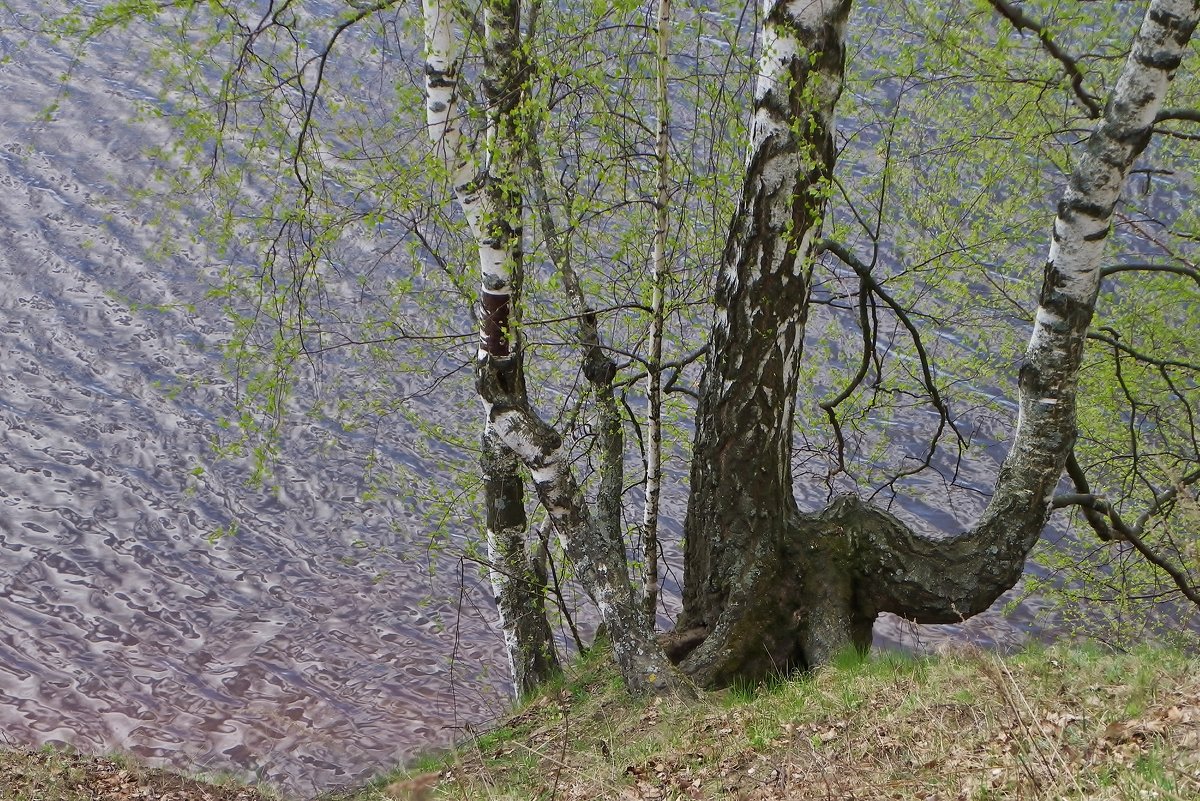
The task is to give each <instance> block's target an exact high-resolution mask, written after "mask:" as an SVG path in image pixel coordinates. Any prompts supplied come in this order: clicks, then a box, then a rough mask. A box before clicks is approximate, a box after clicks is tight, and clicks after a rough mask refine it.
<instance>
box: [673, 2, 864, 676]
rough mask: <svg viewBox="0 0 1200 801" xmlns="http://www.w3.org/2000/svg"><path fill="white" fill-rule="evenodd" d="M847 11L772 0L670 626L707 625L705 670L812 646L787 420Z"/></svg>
mask: <svg viewBox="0 0 1200 801" xmlns="http://www.w3.org/2000/svg"><path fill="white" fill-rule="evenodd" d="M849 10H850V2H849V0H814V2H810V3H788V2H770V1H769V2H767V5H766V10H765V16H764V22H763V44H762V53H761V55H760V57H759V81H758V86H757V91H756V96H755V104H754V118H753V121H752V125H751V132H750V136H751V142H750V150H749V154H748V157H747V165H746V175H745V183H744V188H743V192H742V198H741V201H740V203H739V206H738V210H737V212H736V214H735V216H734V220H733V223H732V228H731V233H730V237H729V240H728V243H727V245H726V249H725V255H724V260H723V267H722V270H721V274H720V275H719V276H718V277H717V285H716V307H717V311H716V315H717V316H716V322H715V324H714V326H713V334H712V345H711V349H710V352H709V360H708V365H707V368H706V371H705V375H704V378H703V381H702V384H701V400H700V407H699V410H698V412H697V419H696V420H697V423H696V429H697V433H696V442H695V448H694V456H693V463H692V479H691V480H692V483H691V499H690V502H689V505H688V513H687V519H686V521H685V528H686V532H687V534H686V545H685V566H684V596H683V602H684V608H683V613H682V616H681V618H680V620H679V622H678V623H677V629H676V630H677V631H679V632H680V633H681V635H682V634H683V633H684V632H685V631H687V630H689V629H695V630H700V631H701V632H706V633H707V634H708V639H707V641H706V642H705V644H704V645H703V646H701V648H700V649H699V650H697V651H695V652H694V653H692V654H691V656H690V657H689V658H688V660H687V661H686V662H684V663H683V665H682V667H683V668H684V669H685V671H686V672H688V673H689V674H691V675H693V677H695V678H697V679H698V680H699V681H700V682H702V683H705V684H714V683H724V682H727V681H730V680H732V679H733V678H734V677H735V676H737V675H745V674H750V675H763V674H765V673H767V672H769V671H771V670H772V669H785V668H786V667H787V666H789V665H792V664H795V663H796V661H797V660H798V659H802V657H803V655H802V654H801V653H799V652H798V646H797V643H798V641H799V640H800V639H801V638H800V630H801V628H803V625H804V624H803V621H800V620H797V619H794V615H793V611H794V609H795V608H796V607H795V605H794V604H792V603H789V602H787V599H789V598H790V597H791V596H793V595H794V594H795V593H796V592H798V591H799V590H800V588H801V584H799V583H798V581H797V580H798V579H799V578H802V577H801V576H800V575H799V571H800V570H801V569H802V563H801V562H798V561H797V560H805V559H807V555H806V553H804V552H803V551H802V550H795V549H793V548H792V546H791V543H793V542H795V541H796V537H795V536H794V530H795V526H796V525H798V523H799V519H800V518H799V515H798V512H797V509H796V504H795V500H794V496H793V493H792V471H791V443H792V423H793V414H794V410H795V397H796V390H797V387H796V382H797V377H798V374H799V365H800V357H801V351H802V347H803V342H804V325H805V319H806V317H807V310H808V292H809V274H810V272H811V267H810V266H811V260H812V254H813V245H814V243H815V242H816V241H817V239H818V238H819V236H818V235H819V232H820V226H821V222H822V218H823V213H824V208H825V198H826V196H827V190H828V186H829V180H830V177H831V176H832V173H833V163H834V148H833V130H834V128H833V111H834V105H835V104H836V102H837V99H838V96H839V95H840V93H841V88H842V72H843V65H844V58H845V54H844V46H843V31H844V28H845V23H846V18H847V15H848V13H849ZM793 551H795V552H793ZM814 569H815V566H814Z"/></svg>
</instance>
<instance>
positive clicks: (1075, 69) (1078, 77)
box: [988, 0, 1101, 119]
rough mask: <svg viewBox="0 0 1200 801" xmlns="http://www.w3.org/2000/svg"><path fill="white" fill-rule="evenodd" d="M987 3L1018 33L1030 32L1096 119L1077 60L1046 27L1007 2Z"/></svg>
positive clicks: (1096, 105) (1096, 101) (1094, 99)
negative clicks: (1059, 66) (1069, 80)
mask: <svg viewBox="0 0 1200 801" xmlns="http://www.w3.org/2000/svg"><path fill="white" fill-rule="evenodd" d="M988 2H989V3H991V4H992V8H994V9H996V11H997V12H998V13H999V14H1000V15H1001V16H1003V17H1004V18H1005V19H1006V20H1008V21H1009V22H1011V23H1012V24H1013V27H1014V28H1016V29H1017V30H1018V31H1023V30H1024V31H1031V32H1032V33H1033V34H1034V35H1035V36H1037V38H1038V41H1039V42H1041V43H1042V49H1043V50H1045V51H1046V52H1047V53H1048V54H1049V55H1050V56H1051V58H1053V59H1055V60H1056V61H1058V63H1059V64H1061V65H1062V68H1063V72H1065V73H1066V74H1067V77H1068V78H1070V79H1071V91H1072V92H1074V93H1075V99H1076V100H1078V101H1079V104H1080V105H1081V106H1083V108H1084V109H1085V110H1086V111H1087V114H1088V116H1089V117H1091V118H1092V119H1096V118H1098V117H1099V116H1100V113H1101V112H1100V103H1099V99H1098V98H1097V97H1096V96H1095V95H1093V94H1092V93H1091V92H1089V91H1087V90H1086V89H1085V88H1084V87H1083V80H1084V76H1083V72H1082V71H1081V70H1080V69H1079V60H1078V59H1076V58H1075V57H1074V56H1071V55H1070V54H1069V53H1067V51H1065V50H1063V49H1062V47H1061V46H1059V44H1058V43H1057V42H1055V41H1054V38H1053V37H1051V36H1050V32H1049V31H1048V30H1046V26H1044V25H1042V24H1041V23H1040V22H1038V21H1037V20H1035V19H1034V18H1033V17H1030V16H1029V15H1028V14H1026V13H1025V12H1024V11H1022V10H1021V9H1020V8H1019V7H1017V6H1015V5H1013V4H1012V3H1010V2H1008V0H988Z"/></svg>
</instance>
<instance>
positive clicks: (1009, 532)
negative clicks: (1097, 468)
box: [855, 0, 1200, 622]
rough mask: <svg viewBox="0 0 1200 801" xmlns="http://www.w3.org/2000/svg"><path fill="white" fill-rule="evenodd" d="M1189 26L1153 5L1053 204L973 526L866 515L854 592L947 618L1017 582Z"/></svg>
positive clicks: (1065, 444)
mask: <svg viewBox="0 0 1200 801" xmlns="http://www.w3.org/2000/svg"><path fill="white" fill-rule="evenodd" d="M1198 19H1200V9H1198V7H1197V4H1196V3H1194V2H1192V0H1153V2H1151V3H1150V6H1149V8H1148V10H1147V12H1146V16H1145V18H1144V20H1143V22H1142V24H1141V27H1140V29H1139V31H1138V33H1137V36H1136V38H1135V40H1134V43H1133V48H1132V50H1131V52H1130V54H1129V56H1128V58H1127V59H1126V62H1125V65H1124V67H1123V69H1122V71H1121V74H1120V77H1119V78H1118V80H1117V83H1116V86H1115V87H1114V88H1113V91H1112V95H1111V97H1110V99H1109V102H1108V105H1107V106H1106V108H1105V111H1104V116H1103V117H1102V118H1101V119H1100V121H1099V122H1098V123H1097V125H1096V128H1095V130H1094V131H1093V132H1092V135H1091V136H1090V138H1089V139H1088V142H1087V144H1086V147H1085V152H1084V155H1083V157H1082V158H1081V159H1080V160H1079V162H1078V166H1076V168H1075V170H1074V172H1073V173H1072V175H1071V179H1070V182H1069V184H1068V186H1067V189H1066V192H1065V193H1064V195H1063V197H1062V199H1061V200H1060V202H1059V204H1058V213H1057V216H1056V217H1055V220H1054V225H1053V229H1052V232H1051V243H1050V249H1049V254H1048V256H1047V261H1046V267H1045V277H1044V281H1043V285H1042V289H1041V293H1040V296H1039V302H1038V309H1037V313H1036V315H1035V318H1034V324H1033V333H1032V336H1031V337H1030V340H1029V346H1028V348H1027V350H1026V352H1025V359H1024V363H1023V365H1022V367H1021V372H1020V381H1019V388H1020V406H1019V415H1018V421H1017V428H1016V432H1015V435H1014V441H1013V444H1012V447H1011V449H1010V451H1009V454H1008V457H1007V458H1006V459H1005V461H1004V464H1003V465H1002V467H1001V470H1000V476H999V478H998V480H997V483H996V489H995V493H994V495H993V496H992V499H991V501H990V502H989V503H988V506H987V508H986V509H985V510H984V513H983V515H982V517H981V519H980V522H979V523H978V525H977V526H976V527H975V528H974V529H972V530H970V531H967V532H964V533H963V534H961V535H959V536H957V537H953V538H950V539H932V538H928V537H923V536H921V535H919V534H918V533H916V532H913V531H911V530H909V529H908V528H907V527H906V526H904V525H903V524H902V523H900V522H899V521H897V520H895V519H894V518H891V517H890V516H888V515H884V514H883V513H881V512H878V511H875V510H872V512H871V513H870V516H871V517H872V518H873V520H872V521H867V520H865V519H864V520H863V521H861V523H860V525H856V526H855V528H856V529H858V528H860V527H861V529H862V530H861V534H862V536H863V538H864V539H863V540H862V546H861V547H862V550H863V553H864V557H865V561H866V563H867V564H866V569H865V571H864V576H863V580H862V583H861V587H862V592H863V593H864V594H865V598H864V600H866V601H867V602H869V603H870V604H871V605H872V606H873V607H874V608H877V609H880V610H884V611H895V612H898V613H899V614H902V615H905V616H908V617H910V618H913V619H916V620H923V621H927V622H953V621H957V620H959V619H961V618H963V617H968V616H970V615H973V614H975V613H977V612H979V611H982V610H983V609H985V608H987V606H989V605H990V604H991V603H992V601H993V600H994V599H995V598H996V597H997V596H998V595H999V594H1000V593H1001V592H1003V591H1004V590H1005V589H1008V588H1009V587H1011V586H1012V585H1013V584H1015V583H1016V581H1017V579H1018V578H1019V577H1020V575H1021V572H1022V569H1023V567H1024V562H1025V557H1026V555H1027V554H1028V552H1029V550H1030V549H1031V548H1032V547H1033V545H1034V543H1035V542H1036V540H1037V538H1038V536H1039V535H1040V533H1041V530H1042V528H1043V527H1044V526H1045V522H1046V520H1047V518H1048V517H1049V514H1050V511H1051V507H1052V499H1053V496H1054V493H1055V491H1056V489H1057V487H1058V484H1059V481H1060V479H1061V477H1062V473H1063V469H1064V466H1065V464H1066V460H1067V457H1068V455H1069V454H1070V452H1071V449H1072V447H1073V445H1074V441H1075V419H1076V415H1075V409H1076V390H1077V386H1078V375H1079V370H1080V366H1081V364H1082V361H1083V352H1084V344H1085V341H1086V336H1087V331H1088V327H1089V325H1090V323H1091V319H1092V313H1093V310H1094V308H1095V304H1096V298H1097V295H1098V293H1099V288H1100V268H1101V266H1102V265H1103V264H1104V248H1105V243H1106V241H1107V237H1108V234H1109V232H1110V229H1111V226H1112V219H1113V211H1114V209H1115V207H1116V205H1117V203H1118V201H1119V200H1120V196H1121V192H1122V191H1123V189H1124V187H1125V185H1126V181H1127V179H1128V177H1129V172H1130V169H1131V168H1132V166H1133V163H1134V161H1135V160H1136V159H1137V157H1138V155H1140V154H1141V152H1142V150H1144V149H1145V147H1146V145H1147V144H1148V143H1149V141H1150V138H1151V135H1152V126H1153V122H1154V118H1155V115H1156V114H1157V113H1158V111H1159V110H1160V109H1161V108H1162V105H1163V101H1164V99H1165V96H1166V92H1167V87H1168V85H1169V84H1170V81H1171V77H1172V76H1173V74H1174V72H1175V69H1176V68H1177V67H1178V66H1179V64H1180V62H1181V60H1182V58H1183V56H1184V54H1185V53H1186V51H1187V46H1188V41H1189V39H1190V37H1191V35H1192V33H1193V31H1194V30H1195V27H1196V24H1197V20H1198ZM856 533H859V532H856Z"/></svg>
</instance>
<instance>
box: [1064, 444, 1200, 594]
mask: <svg viewBox="0 0 1200 801" xmlns="http://www.w3.org/2000/svg"><path fill="white" fill-rule="evenodd" d="M1067 467H1068V472H1069V474H1070V476H1071V479H1072V481H1073V482H1074V484H1075V489H1076V492H1073V493H1064V494H1061V495H1057V496H1055V498H1054V502H1053V505H1054V508H1056V509H1062V508H1065V507H1069V506H1078V507H1079V508H1080V510H1081V511H1082V512H1083V516H1084V519H1085V520H1086V521H1087V522H1088V524H1089V525H1090V526H1091V527H1092V528H1093V529H1094V530H1095V531H1096V534H1097V536H1099V537H1100V539H1102V540H1106V541H1108V540H1121V541H1124V542H1128V543H1129V544H1130V545H1132V546H1133V547H1134V549H1136V550H1137V552H1138V553H1140V554H1141V555H1142V557H1143V558H1144V559H1145V560H1146V561H1147V562H1149V563H1150V564H1152V565H1154V566H1155V567H1157V568H1158V569H1159V570H1161V571H1163V572H1164V573H1166V574H1167V575H1168V576H1169V577H1170V578H1171V581H1172V582H1174V583H1175V586H1176V588H1178V590H1179V592H1180V594H1182V595H1183V597H1185V598H1187V599H1188V600H1189V601H1191V602H1192V603H1194V604H1196V605H1197V606H1200V584H1196V583H1194V582H1193V581H1192V580H1191V578H1190V577H1189V576H1188V575H1187V573H1185V572H1184V571H1183V570H1182V569H1181V568H1180V567H1179V566H1178V565H1175V564H1172V563H1171V561H1170V560H1169V559H1167V558H1166V557H1164V556H1163V555H1162V554H1160V553H1158V552H1157V551H1156V550H1155V549H1154V548H1153V547H1151V546H1150V545H1149V544H1148V543H1147V542H1146V540H1145V538H1144V534H1145V531H1146V525H1147V524H1148V523H1149V522H1150V521H1151V520H1152V519H1153V518H1154V517H1155V516H1156V515H1158V514H1159V513H1161V512H1162V511H1163V510H1164V508H1166V507H1167V506H1168V505H1170V504H1171V503H1173V502H1174V501H1175V499H1176V498H1178V497H1179V493H1180V492H1182V491H1183V490H1184V489H1185V488H1187V487H1190V486H1192V485H1194V484H1195V483H1196V482H1198V481H1200V470H1195V471H1193V472H1191V473H1189V474H1188V475H1186V476H1184V477H1183V478H1182V479H1180V480H1179V481H1178V482H1176V483H1175V484H1174V485H1173V486H1171V487H1168V488H1167V489H1165V490H1163V491H1162V492H1158V493H1155V496H1154V499H1153V500H1152V501H1151V502H1150V504H1148V505H1147V507H1146V509H1145V510H1144V511H1143V512H1142V513H1141V514H1140V515H1139V516H1138V519H1137V521H1136V522H1134V523H1133V524H1132V525H1130V524H1129V523H1127V522H1125V520H1124V519H1123V518H1122V516H1121V514H1120V512H1119V511H1118V510H1117V508H1116V506H1115V505H1113V504H1112V503H1111V502H1110V501H1109V500H1108V499H1106V498H1103V497H1101V496H1099V495H1094V494H1093V493H1092V491H1091V488H1090V487H1089V486H1088V481H1087V476H1086V474H1085V473H1084V471H1083V468H1082V467H1081V466H1080V465H1079V462H1078V461H1076V459H1075V455H1074V454H1071V457H1070V459H1069V460H1068V462H1067Z"/></svg>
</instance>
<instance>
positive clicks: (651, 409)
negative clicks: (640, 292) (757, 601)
mask: <svg viewBox="0 0 1200 801" xmlns="http://www.w3.org/2000/svg"><path fill="white" fill-rule="evenodd" d="M670 41H671V1H670V0H658V58H657V65H658V66H657V69H658V74H657V81H656V93H655V95H656V105H657V107H658V125H657V130H656V136H655V145H654V156H655V162H656V163H657V166H658V181H657V183H658V185H657V187H656V189H657V191H656V198H655V206H654V248H653V251H652V253H651V257H650V261H651V270H652V272H653V274H654V288H653V290H652V294H651V298H650V358H649V360H648V364H647V369H646V376H647V387H646V504H645V507H644V508H643V510H642V549H643V553H644V554H645V557H644V558H645V562H646V566H645V581H644V582H643V585H644V589H643V592H642V606H643V608H644V609H645V610H646V618H647V619H648V620H649V621H650V625H651V626H654V623H655V619H656V617H657V608H658V510H659V498H660V496H661V494H662V340H663V324H664V319H663V301H664V295H665V294H666V289H667V276H668V267H667V226H668V225H669V223H670V219H671V218H670V211H669V207H668V204H669V203H670V200H671V195H670V188H671V187H670V178H671V162H670V156H671V153H670V147H671V97H670V95H669V94H668V93H667V72H668V70H669V69H670V63H671V62H670V59H669V49H670Z"/></svg>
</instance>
